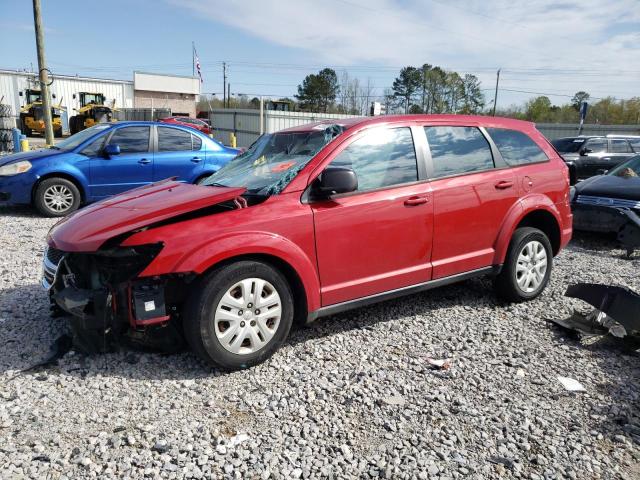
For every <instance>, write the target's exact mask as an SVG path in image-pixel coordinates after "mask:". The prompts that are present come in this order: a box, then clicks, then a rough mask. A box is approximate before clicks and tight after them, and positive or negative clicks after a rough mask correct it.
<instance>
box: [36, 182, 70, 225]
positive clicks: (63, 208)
mask: <svg viewBox="0 0 640 480" xmlns="http://www.w3.org/2000/svg"><path fill="white" fill-rule="evenodd" d="M80 200H81V196H80V190H78V187H76V186H75V184H74V183H73V182H71V181H69V180H67V179H66V178H58V177H54V178H47V179H46V180H43V181H42V182H41V183H40V185H38V188H37V189H36V192H35V195H34V198H33V203H34V206H35V207H36V209H37V210H38V211H39V212H40V213H41V214H42V215H44V216H45V217H63V216H65V215H68V214H69V213H71V212H73V211H75V210H77V209H78V207H79V206H80Z"/></svg>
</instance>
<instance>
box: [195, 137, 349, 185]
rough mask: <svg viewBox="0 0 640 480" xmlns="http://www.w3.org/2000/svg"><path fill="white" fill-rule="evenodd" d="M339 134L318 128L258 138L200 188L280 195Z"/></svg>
mask: <svg viewBox="0 0 640 480" xmlns="http://www.w3.org/2000/svg"><path fill="white" fill-rule="evenodd" d="M342 131H343V127H341V126H339V125H329V126H325V125H322V126H321V128H318V129H314V130H308V131H304V132H281V133H269V134H265V135H262V136H261V137H260V138H258V140H256V142H255V143H254V144H253V145H251V147H249V149H248V150H247V151H246V152H244V153H243V154H241V155H239V156H238V157H236V158H235V159H234V160H233V161H231V162H229V163H228V164H227V165H225V166H224V167H222V168H221V169H220V170H218V171H217V172H216V173H214V174H213V175H211V176H210V177H209V178H208V179H207V180H206V181H205V182H204V183H203V185H213V186H219V187H245V188H246V189H247V192H249V193H253V194H257V195H275V194H278V193H280V192H281V191H282V190H283V189H284V187H286V186H287V185H288V184H289V183H290V182H291V180H293V179H294V178H295V176H296V175H297V174H298V172H299V171H300V170H302V169H303V168H304V166H305V165H306V164H307V163H308V162H309V160H311V159H312V158H313V157H314V155H315V154H316V153H318V152H319V151H320V150H321V149H322V147H324V146H325V145H326V144H327V143H329V142H330V141H331V140H332V139H333V138H334V137H336V135H338V134H339V133H341V132H342Z"/></svg>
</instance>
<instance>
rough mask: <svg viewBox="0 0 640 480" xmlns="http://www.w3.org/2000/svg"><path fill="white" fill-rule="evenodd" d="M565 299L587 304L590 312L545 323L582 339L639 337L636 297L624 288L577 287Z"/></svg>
mask: <svg viewBox="0 0 640 480" xmlns="http://www.w3.org/2000/svg"><path fill="white" fill-rule="evenodd" d="M565 296H566V297H571V298H577V299H580V300H583V301H585V302H587V303H588V304H589V305H591V306H592V307H594V310H592V311H591V312H589V313H588V314H586V315H584V314H582V313H579V312H574V313H573V315H571V316H570V317H568V318H564V319H549V321H551V322H553V323H555V324H556V325H559V326H560V327H563V328H565V329H568V330H572V331H575V332H578V333H580V334H582V335H585V336H603V335H607V334H611V335H613V336H615V337H620V338H621V337H625V336H627V335H634V336H635V335H638V334H639V333H640V295H638V294H637V293H635V292H634V291H632V290H630V289H629V288H626V287H618V286H612V285H600V284H597V283H577V284H575V285H570V286H569V287H568V288H567V291H566V292H565Z"/></svg>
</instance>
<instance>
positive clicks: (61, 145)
mask: <svg viewBox="0 0 640 480" xmlns="http://www.w3.org/2000/svg"><path fill="white" fill-rule="evenodd" d="M111 127H113V124H109V123H100V124H98V125H94V126H93V127H91V128H87V129H86V130H82V131H80V132H78V133H76V134H75V135H71V136H70V137H69V138H65V139H64V140H61V141H60V142H56V146H55V148H56V149H58V150H73V149H74V148H76V147H77V146H78V145H80V144H82V143H84V142H85V141H86V140H88V139H90V138H91V137H93V136H94V135H96V134H98V133H100V132H102V131H104V130H107V129H109V128H111Z"/></svg>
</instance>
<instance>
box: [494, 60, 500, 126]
mask: <svg viewBox="0 0 640 480" xmlns="http://www.w3.org/2000/svg"><path fill="white" fill-rule="evenodd" d="M499 83H500V69H498V74H497V76H496V94H495V95H494V97H493V116H494V117H495V116H496V103H498V84H499Z"/></svg>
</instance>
